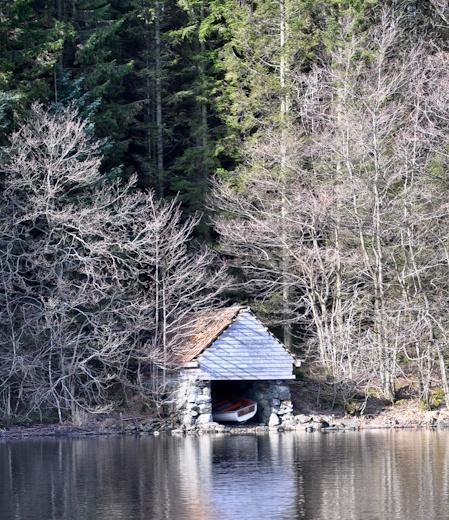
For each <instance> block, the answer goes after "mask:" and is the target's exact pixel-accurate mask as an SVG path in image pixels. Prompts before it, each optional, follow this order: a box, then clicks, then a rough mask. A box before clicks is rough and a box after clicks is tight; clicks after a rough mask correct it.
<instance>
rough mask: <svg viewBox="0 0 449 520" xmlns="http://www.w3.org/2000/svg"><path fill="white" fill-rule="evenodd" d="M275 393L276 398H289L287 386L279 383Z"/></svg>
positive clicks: (285, 399)
mask: <svg viewBox="0 0 449 520" xmlns="http://www.w3.org/2000/svg"><path fill="white" fill-rule="evenodd" d="M277 394H278V398H279V399H280V400H281V401H287V400H290V388H289V387H288V386H285V385H279V386H278V387H277Z"/></svg>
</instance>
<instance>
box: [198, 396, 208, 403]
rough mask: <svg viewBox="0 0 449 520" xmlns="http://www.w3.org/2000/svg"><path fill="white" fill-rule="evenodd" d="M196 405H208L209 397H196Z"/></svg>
mask: <svg viewBox="0 0 449 520" xmlns="http://www.w3.org/2000/svg"><path fill="white" fill-rule="evenodd" d="M196 403H197V404H205V403H209V404H210V396H209V395H204V394H202V395H198V396H197V398H196Z"/></svg>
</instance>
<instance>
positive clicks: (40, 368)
mask: <svg viewBox="0 0 449 520" xmlns="http://www.w3.org/2000/svg"><path fill="white" fill-rule="evenodd" d="M448 106H449V5H448V3H447V2H446V1H445V0H419V1H418V0H415V1H411V0H410V1H407V0H1V1H0V128H1V130H0V146H1V149H0V172H1V175H0V420H1V421H3V422H5V423H9V422H11V421H19V422H20V421H30V420H31V421H37V420H40V421H42V420H44V419H47V418H48V417H55V418H56V419H57V420H59V421H63V420H64V419H66V418H71V419H72V420H75V419H76V418H77V417H78V416H80V414H82V413H105V412H108V411H110V410H113V409H115V408H116V407H117V406H122V405H123V404H124V403H125V404H126V402H128V401H129V400H132V399H133V397H134V396H136V395H139V396H141V397H142V398H144V399H146V401H147V406H148V407H156V408H157V409H158V410H159V409H160V406H161V403H162V402H163V400H164V396H165V395H166V392H165V389H166V380H167V377H168V374H169V373H170V371H172V370H176V363H175V359H176V354H177V352H178V350H179V348H180V345H182V339H183V338H184V337H185V336H186V334H188V330H189V317H191V316H195V315H198V314H199V313H200V312H201V311H202V310H205V309H211V308H214V307H216V306H221V305H226V304H229V303H230V302H231V303H241V304H245V305H250V306H251V307H252V308H253V309H254V310H255V311H256V312H257V314H258V315H260V316H261V317H262V318H263V320H264V321H265V322H266V323H268V324H269V325H270V326H272V328H273V329H272V330H273V331H274V332H275V333H276V334H278V336H279V338H280V339H282V340H283V342H284V344H285V345H286V346H287V347H288V348H289V349H291V350H292V351H294V352H295V353H296V354H297V355H298V356H300V357H301V358H303V360H304V365H305V366H306V367H307V370H308V371H309V372H310V373H311V374H316V375H317V377H321V378H324V379H325V380H326V381H328V382H330V383H332V384H333V385H335V387H336V388H338V391H339V392H341V394H342V395H343V396H344V397H345V396H346V397H345V398H348V399H349V398H350V396H353V395H359V396H365V397H368V396H372V395H378V396H380V397H381V398H382V399H385V400H386V401H389V402H392V403H393V402H394V401H395V400H396V399H397V397H398V388H399V386H400V385H402V386H403V385H404V384H407V385H408V388H409V389H410V392H411V393H412V394H413V396H414V397H416V398H417V399H419V400H420V402H421V403H422V406H423V407H425V408H428V409H430V408H431V407H434V406H438V405H440V404H441V403H442V402H444V400H445V402H446V403H447V405H448V406H449V315H448V312H447V310H448V305H449V175H448V173H447V172H448V170H447V169H446V168H448V164H449V116H448ZM190 321H191V320H190Z"/></svg>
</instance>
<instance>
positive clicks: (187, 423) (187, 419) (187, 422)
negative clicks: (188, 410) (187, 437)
mask: <svg viewBox="0 0 449 520" xmlns="http://www.w3.org/2000/svg"><path fill="white" fill-rule="evenodd" d="M182 424H183V426H185V427H186V428H189V427H190V426H192V424H193V417H192V416H191V415H189V414H187V415H184V417H183V418H182Z"/></svg>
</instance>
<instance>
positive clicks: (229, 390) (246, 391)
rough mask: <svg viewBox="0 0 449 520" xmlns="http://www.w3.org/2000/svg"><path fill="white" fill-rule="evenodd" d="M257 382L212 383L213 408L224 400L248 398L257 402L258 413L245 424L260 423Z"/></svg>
mask: <svg viewBox="0 0 449 520" xmlns="http://www.w3.org/2000/svg"><path fill="white" fill-rule="evenodd" d="M255 383H256V381H211V395H212V407H213V406H214V403H217V402H219V401H222V400H224V399H232V398H246V399H251V400H252V401H256V403H257V407H258V411H257V413H256V415H255V416H254V417H253V418H252V419H250V420H249V421H248V422H246V423H245V424H251V423H260V422H261V421H262V415H261V413H260V409H259V408H260V404H259V399H258V395H257V391H256V385H255Z"/></svg>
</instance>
